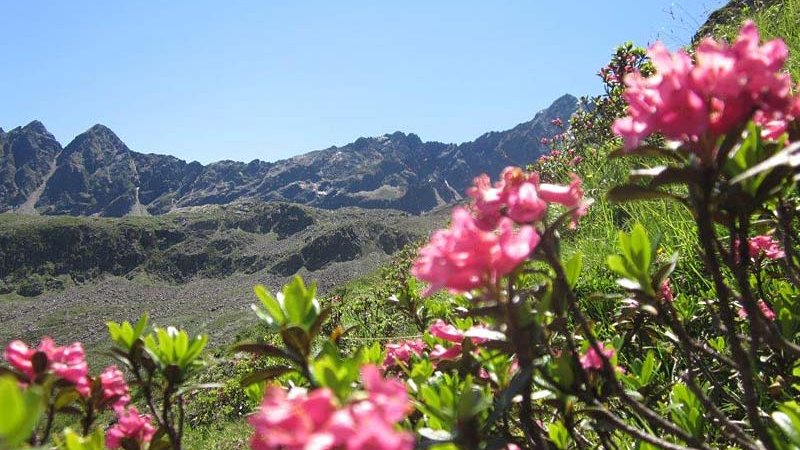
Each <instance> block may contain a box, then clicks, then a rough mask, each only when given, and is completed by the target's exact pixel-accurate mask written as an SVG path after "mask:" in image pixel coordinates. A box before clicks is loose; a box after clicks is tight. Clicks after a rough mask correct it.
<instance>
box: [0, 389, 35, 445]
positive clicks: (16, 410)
mask: <svg viewBox="0 0 800 450" xmlns="http://www.w3.org/2000/svg"><path fill="white" fill-rule="evenodd" d="M43 409H44V404H43V403H42V394H41V390H40V389H39V388H38V387H36V386H33V387H30V388H28V389H24V390H23V389H21V388H20V387H19V385H18V382H17V379H16V378H14V377H12V376H9V375H5V376H2V377H0V448H15V447H17V446H19V445H21V444H22V443H23V442H25V441H26V440H28V438H29V437H30V436H31V434H32V433H33V430H34V428H35V427H36V424H37V423H38V422H39V418H40V416H41V414H42V411H43Z"/></svg>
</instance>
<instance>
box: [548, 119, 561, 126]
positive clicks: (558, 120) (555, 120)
mask: <svg viewBox="0 0 800 450" xmlns="http://www.w3.org/2000/svg"><path fill="white" fill-rule="evenodd" d="M550 123H552V124H553V125H555V126H557V127H560V126H562V125H564V122H563V121H562V120H561V117H556V118H555V119H553V120H551V121H550Z"/></svg>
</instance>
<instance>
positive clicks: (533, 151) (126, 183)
mask: <svg viewBox="0 0 800 450" xmlns="http://www.w3.org/2000/svg"><path fill="white" fill-rule="evenodd" d="M576 107H577V100H576V99H575V97H572V96H570V95H565V96H563V97H561V98H559V99H558V100H556V101H555V102H554V103H553V104H552V105H550V106H549V107H548V108H547V109H545V110H543V111H541V112H539V113H538V114H536V116H535V117H534V118H533V119H532V120H531V121H529V122H525V123H522V124H519V125H517V126H516V127H514V128H512V129H510V130H506V131H500V132H490V133H486V134H484V135H482V136H480V137H478V138H477V139H476V140H474V141H472V142H466V143H463V144H458V145H457V144H443V143H440V142H423V141H422V140H421V139H420V138H419V137H418V136H417V135H415V134H405V133H401V132H395V133H392V134H386V135H383V136H378V137H372V138H360V139H358V140H356V141H355V142H353V143H350V144H347V145H345V146H342V147H330V148H327V149H325V150H319V151H314V152H310V153H306V154H303V155H300V156H296V157H293V158H289V159H286V160H282V161H277V162H272V163H270V162H263V161H259V160H255V161H252V162H250V163H244V162H237V161H219V162H215V163H212V164H208V165H205V166H204V165H202V164H200V163H197V162H191V163H189V162H186V161H183V160H180V159H178V158H175V157H172V156H167V155H156V154H143V153H137V152H134V151H131V150H130V149H129V148H128V147H127V146H126V145H125V143H123V142H122V141H121V140H120V139H119V138H118V137H117V136H116V135H115V134H114V133H113V132H112V131H111V130H109V129H108V128H106V127H104V126H102V125H95V126H93V127H92V128H90V129H89V130H87V131H86V132H85V133H83V134H81V135H79V136H78V137H76V138H75V139H74V140H73V141H72V142H71V143H70V144H69V145H67V146H66V147H65V148H64V149H63V151H61V146H60V145H59V144H58V142H57V141H56V140H55V139H54V138H53V136H52V135H51V134H49V133H48V132H47V130H46V129H45V128H44V126H42V124H41V123H39V122H33V123H31V124H29V125H27V126H25V127H23V128H15V129H14V130H12V131H10V132H8V133H5V132H1V131H0V155H2V159H0V211H4V210H9V209H14V208H16V207H18V206H19V205H21V204H23V203H25V202H26V200H28V203H29V204H30V203H31V200H30V197H31V195H33V193H34V191H36V190H37V188H39V192H40V193H41V195H40V197H38V198H34V199H33V200H35V205H34V206H35V210H36V211H37V212H39V213H42V214H48V215H54V214H69V215H76V216H81V215H100V216H114V217H118V216H124V215H127V214H129V213H130V212H131V209H132V208H133V207H134V206H135V205H136V190H137V188H138V190H139V192H138V195H139V197H138V199H139V203H141V204H142V205H144V208H146V210H147V212H149V213H150V214H155V215H157V214H163V213H166V212H168V211H171V210H173V209H175V208H180V207H187V206H199V205H208V204H227V203H230V202H233V201H235V200H240V199H258V200H264V201H283V202H290V203H299V204H305V205H309V206H315V207H320V208H325V209H336V208H341V207H347V206H355V207H361V208H370V209H384V208H392V209H399V210H402V211H406V212H410V213H414V214H419V213H422V212H425V211H430V210H432V209H434V208H436V207H437V206H441V205H443V204H449V203H452V202H454V201H456V200H458V199H459V198H460V195H461V194H462V193H463V192H464V190H465V189H466V187H467V186H468V185H469V184H470V183H471V181H472V179H473V178H474V177H475V176H477V175H479V174H480V173H482V172H487V173H498V172H499V171H500V170H502V168H503V167H505V166H507V165H525V164H528V163H530V162H533V161H534V160H535V159H536V158H538V156H539V155H540V154H541V153H542V152H544V151H545V150H546V148H545V147H544V146H542V145H541V144H540V140H541V138H542V137H551V136H552V135H554V134H556V133H558V132H559V131H560V130H558V129H556V128H555V127H554V126H553V125H552V124H551V123H550V121H551V120H552V119H553V118H555V117H561V118H564V119H566V118H568V117H569V116H570V115H572V113H573V112H574V111H575V109H576ZM54 164H55V170H54V171H52V176H50V177H49V178H48V177H47V175H49V172H50V171H51V168H52V167H53V165H54ZM42 183H46V184H45V185H44V186H41V185H42ZM42 188H43V189H42ZM37 195H38V194H37ZM137 207H138V205H137Z"/></svg>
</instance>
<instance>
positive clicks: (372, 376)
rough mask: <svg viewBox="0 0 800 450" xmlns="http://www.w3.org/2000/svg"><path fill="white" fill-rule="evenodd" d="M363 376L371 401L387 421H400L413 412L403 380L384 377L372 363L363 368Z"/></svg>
mask: <svg viewBox="0 0 800 450" xmlns="http://www.w3.org/2000/svg"><path fill="white" fill-rule="evenodd" d="M361 378H362V379H363V380H364V389H366V391H367V394H368V396H369V397H368V399H369V402H370V403H372V405H373V406H374V407H375V409H376V410H377V411H378V413H380V414H381V416H382V417H383V418H384V419H385V421H386V422H399V421H401V420H403V418H404V417H405V416H407V415H408V413H410V412H411V410H412V407H411V403H410V402H409V400H408V393H407V392H406V386H405V384H403V382H401V381H399V380H397V379H394V378H387V379H384V378H383V375H381V371H380V369H378V367H376V366H374V365H372V364H367V365H365V366H363V367H362V368H361Z"/></svg>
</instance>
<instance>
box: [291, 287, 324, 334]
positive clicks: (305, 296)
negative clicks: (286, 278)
mask: <svg viewBox="0 0 800 450" xmlns="http://www.w3.org/2000/svg"><path fill="white" fill-rule="evenodd" d="M316 291H317V288H316V285H314V284H312V285H311V286H310V288H306V286H305V284H304V283H303V279H302V278H300V277H299V276H295V277H294V278H293V279H292V281H291V283H289V284H287V285H285V286H284V287H283V308H284V310H286V317H287V318H288V319H289V322H290V323H291V324H292V325H298V326H302V327H303V328H304V329H306V330H308V329H310V328H311V325H312V324H313V319H315V318H316V314H310V313H311V312H312V310H313V309H314V308H315V306H318V305H315V304H314V303H315V302H314V296H315V295H316Z"/></svg>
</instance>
